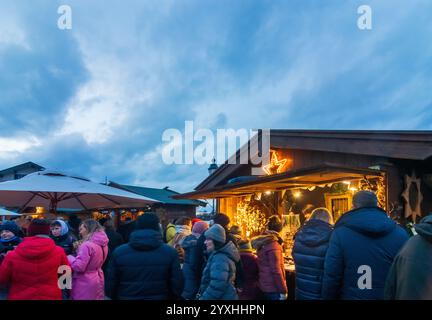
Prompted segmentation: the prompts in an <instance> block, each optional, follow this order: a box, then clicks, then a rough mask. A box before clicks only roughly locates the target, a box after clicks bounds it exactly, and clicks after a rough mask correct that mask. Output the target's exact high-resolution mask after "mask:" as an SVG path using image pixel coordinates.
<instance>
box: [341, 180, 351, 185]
mask: <svg viewBox="0 0 432 320" xmlns="http://www.w3.org/2000/svg"><path fill="white" fill-rule="evenodd" d="M342 183H343V184H346V185H350V184H351V182H350V181H344V182H342Z"/></svg>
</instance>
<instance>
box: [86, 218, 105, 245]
mask: <svg viewBox="0 0 432 320" xmlns="http://www.w3.org/2000/svg"><path fill="white" fill-rule="evenodd" d="M81 225H83V226H84V227H85V228H86V229H87V231H88V234H87V236H86V237H85V238H83V240H84V241H86V240H88V239H90V238H91V237H92V235H93V234H94V233H96V232H99V231H104V230H105V228H104V227H102V226H101V225H100V223H99V222H97V221H96V220H94V219H87V220H84V221H83V222H81Z"/></svg>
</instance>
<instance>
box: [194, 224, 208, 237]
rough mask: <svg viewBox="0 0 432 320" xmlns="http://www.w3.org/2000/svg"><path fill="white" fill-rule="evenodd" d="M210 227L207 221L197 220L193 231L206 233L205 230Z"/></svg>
mask: <svg viewBox="0 0 432 320" xmlns="http://www.w3.org/2000/svg"><path fill="white" fill-rule="evenodd" d="M208 228H209V225H208V223H207V222H205V221H198V222H195V224H194V226H193V228H192V233H195V234H198V235H202V234H203V233H204V231H206V230H207V229H208Z"/></svg>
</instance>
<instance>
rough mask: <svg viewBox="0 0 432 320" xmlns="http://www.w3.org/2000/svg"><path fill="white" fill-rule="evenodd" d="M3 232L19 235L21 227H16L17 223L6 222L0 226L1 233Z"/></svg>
mask: <svg viewBox="0 0 432 320" xmlns="http://www.w3.org/2000/svg"><path fill="white" fill-rule="evenodd" d="M3 230H7V231H10V232H12V233H13V234H14V235H18V232H19V227H18V226H17V225H16V223H15V222H12V221H5V222H3V223H2V224H0V231H3Z"/></svg>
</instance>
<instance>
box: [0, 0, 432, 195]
mask: <svg viewBox="0 0 432 320" xmlns="http://www.w3.org/2000/svg"><path fill="white" fill-rule="evenodd" d="M61 4H68V5H70V6H71V8H72V17H73V24H72V30H59V29H58V28H57V19H58V17H59V15H58V14H57V8H58V7H59V6H60V5H61ZM362 4H368V5H370V6H371V8H372V19H373V20H372V30H359V29H358V28H357V18H358V17H359V15H358V14H357V8H358V7H359V6H360V5H362ZM430 12H432V2H431V1H428V0H413V1H405V0H404V1H402V0H393V1H390V0H388V1H384V0H379V1H378V0H368V1H365V0H363V1H342V0H339V1H333V0H328V1H325V2H324V1H312V0H301V1H300V0H299V1H297V0H293V1H285V0H237V1H232V0H231V1H226V0H204V1H202V0H193V1H192V0H158V1H150V0H145V1H142V0H140V1H134V0H129V1H99V0H92V1H88V0H73V1H72V0H63V1H54V0H39V1H30V0H27V1H24V0H22V1H15V0H0V168H6V167H8V166H11V165H15V164H18V163H21V162H24V161H34V162H36V163H39V164H41V165H43V166H46V167H49V168H56V169H60V170H62V169H63V170H67V171H73V172H77V173H79V174H81V175H84V176H87V177H89V178H91V179H93V180H95V181H103V180H104V179H105V176H107V177H108V179H111V180H114V181H118V182H122V183H129V184H139V185H146V186H151V187H164V186H170V187H171V188H173V189H176V190H179V191H189V190H192V189H193V188H194V187H195V186H196V185H197V184H198V183H199V182H200V181H201V180H202V179H203V178H204V177H205V176H206V175H207V166H206V165H204V166H198V165H170V166H168V165H165V164H164V163H163V162H162V158H161V152H160V150H161V146H162V144H163V143H162V140H161V136H162V133H163V131H164V130H165V129H167V128H178V129H183V128H184V121H186V120H193V121H194V123H195V126H196V127H202V128H211V129H216V128H234V129H238V128H246V129H250V128H290V129H293V128H294V129H295V128H304V129H423V130H429V129H432V77H431V76H430V75H431V74H432V59H431V58H432V41H431V40H432V17H431V15H430Z"/></svg>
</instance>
